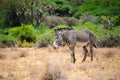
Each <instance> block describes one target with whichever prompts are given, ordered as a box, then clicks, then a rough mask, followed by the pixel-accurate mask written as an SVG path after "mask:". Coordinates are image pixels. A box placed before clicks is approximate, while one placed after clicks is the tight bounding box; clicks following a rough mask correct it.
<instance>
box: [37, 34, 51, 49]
mask: <svg viewBox="0 0 120 80" xmlns="http://www.w3.org/2000/svg"><path fill="white" fill-rule="evenodd" d="M52 42H53V35H52V33H50V32H46V33H44V34H41V35H40V36H38V38H37V42H36V45H35V46H36V47H47V46H48V45H51V44H52Z"/></svg>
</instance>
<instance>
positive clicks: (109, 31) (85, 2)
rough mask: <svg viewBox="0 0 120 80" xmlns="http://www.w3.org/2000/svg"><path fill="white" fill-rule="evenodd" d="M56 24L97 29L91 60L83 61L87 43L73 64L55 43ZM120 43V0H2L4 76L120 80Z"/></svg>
mask: <svg viewBox="0 0 120 80" xmlns="http://www.w3.org/2000/svg"><path fill="white" fill-rule="evenodd" d="M58 28H73V29H75V30H80V29H83V28H88V29H90V30H91V31H93V32H94V33H95V35H96V36H97V41H96V43H97V46H98V47H99V48H98V49H96V48H94V57H93V61H90V56H89V55H88V56H87V58H86V61H85V62H84V63H81V61H82V58H83V56H84V55H83V54H82V53H84V52H83V49H82V47H83V45H84V44H83V43H78V44H76V48H75V56H76V63H75V64H73V63H71V62H70V60H71V59H70V54H69V53H70V52H69V49H68V47H67V46H65V47H64V48H63V47H59V49H53V48H52V47H51V45H52V43H53V39H54V36H53V30H54V29H58ZM118 46H120V0H0V80H120V48H119V47H118ZM29 47H30V48H29ZM31 47H32V48H31ZM40 47H41V48H40ZM100 47H102V48H100ZM106 47H112V48H106ZM88 53H89V51H88Z"/></svg>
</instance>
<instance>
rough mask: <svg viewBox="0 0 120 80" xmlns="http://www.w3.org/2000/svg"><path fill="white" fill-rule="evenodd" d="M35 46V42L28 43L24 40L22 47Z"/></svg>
mask: <svg viewBox="0 0 120 80" xmlns="http://www.w3.org/2000/svg"><path fill="white" fill-rule="evenodd" d="M33 45H34V43H33V42H27V41H26V40H24V41H23V43H22V44H21V45H20V47H32V46H33Z"/></svg>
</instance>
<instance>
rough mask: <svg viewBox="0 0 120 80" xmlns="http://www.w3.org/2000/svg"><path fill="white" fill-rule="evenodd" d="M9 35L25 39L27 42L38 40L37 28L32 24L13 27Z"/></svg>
mask: <svg viewBox="0 0 120 80" xmlns="http://www.w3.org/2000/svg"><path fill="white" fill-rule="evenodd" d="M9 35H11V36H13V37H15V38H17V39H18V40H19V41H21V42H23V41H24V40H26V41H27V42H35V40H36V34H35V30H34V28H33V27H32V26H31V25H24V24H23V25H22V26H19V27H15V28H11V29H10V32H9Z"/></svg>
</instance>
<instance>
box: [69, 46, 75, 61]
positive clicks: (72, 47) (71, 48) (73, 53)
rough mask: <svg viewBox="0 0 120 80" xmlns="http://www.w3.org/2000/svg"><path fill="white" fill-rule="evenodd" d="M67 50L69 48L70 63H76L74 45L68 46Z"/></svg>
mask: <svg viewBox="0 0 120 80" xmlns="http://www.w3.org/2000/svg"><path fill="white" fill-rule="evenodd" d="M69 48H70V54H71V62H72V63H75V61H76V59H75V52H74V48H75V44H73V45H69Z"/></svg>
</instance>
